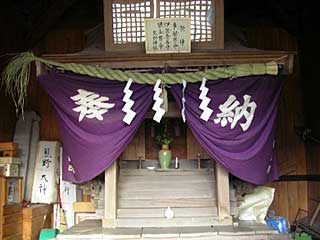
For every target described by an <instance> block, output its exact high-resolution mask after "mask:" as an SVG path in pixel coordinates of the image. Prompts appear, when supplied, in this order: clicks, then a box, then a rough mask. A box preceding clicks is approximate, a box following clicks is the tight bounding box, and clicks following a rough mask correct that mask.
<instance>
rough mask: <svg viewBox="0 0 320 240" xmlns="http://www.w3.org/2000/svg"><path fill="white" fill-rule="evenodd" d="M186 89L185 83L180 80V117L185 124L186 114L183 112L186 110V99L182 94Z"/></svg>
mask: <svg viewBox="0 0 320 240" xmlns="http://www.w3.org/2000/svg"><path fill="white" fill-rule="evenodd" d="M186 87H187V81H186V80H182V99H181V102H182V109H181V116H182V120H183V122H186V114H185V110H186V105H185V104H186V98H185V96H184V92H185V90H186Z"/></svg>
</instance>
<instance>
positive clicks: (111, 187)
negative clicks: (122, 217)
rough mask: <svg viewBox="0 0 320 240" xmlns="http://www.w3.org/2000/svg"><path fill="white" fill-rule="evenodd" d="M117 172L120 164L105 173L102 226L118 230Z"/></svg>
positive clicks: (115, 163) (114, 164)
mask: <svg viewBox="0 0 320 240" xmlns="http://www.w3.org/2000/svg"><path fill="white" fill-rule="evenodd" d="M117 170H118V163H117V161H114V163H113V164H112V165H111V166H110V167H109V168H108V169H107V170H106V171H105V208H104V219H103V223H102V226H103V227H104V228H116V219H117Z"/></svg>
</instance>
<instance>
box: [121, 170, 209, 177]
mask: <svg viewBox="0 0 320 240" xmlns="http://www.w3.org/2000/svg"><path fill="white" fill-rule="evenodd" d="M213 174H214V171H213V169H210V170H208V169H178V170H176V169H169V170H163V171H162V170H161V169H158V170H148V169H125V170H121V171H120V175H121V176H171V175H179V176H186V175H213Z"/></svg>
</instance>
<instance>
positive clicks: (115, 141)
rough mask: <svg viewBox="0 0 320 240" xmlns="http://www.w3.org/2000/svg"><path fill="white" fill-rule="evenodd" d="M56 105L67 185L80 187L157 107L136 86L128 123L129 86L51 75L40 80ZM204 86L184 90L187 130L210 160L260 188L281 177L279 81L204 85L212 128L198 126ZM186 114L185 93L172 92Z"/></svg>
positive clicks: (145, 88)
mask: <svg viewBox="0 0 320 240" xmlns="http://www.w3.org/2000/svg"><path fill="white" fill-rule="evenodd" d="M38 80H39V81H40V83H41V85H42V86H43V87H44V88H45V90H46V91H47V92H48V94H49V95H50V97H51V100H52V102H53V106H54V109H55V111H56V114H57V119H58V123H59V127H60V132H61V137H62V141H63V147H64V151H63V178H64V180H67V181H71V182H75V183H81V182H85V181H88V180H90V179H92V178H94V177H95V176H97V175H99V174H100V173H102V172H103V171H104V170H105V169H107V168H108V167H109V166H110V165H111V164H112V162H113V161H114V160H116V159H117V158H118V157H119V155H120V154H121V152H122V151H123V150H124V149H125V148H126V146H127V145H128V143H129V142H130V141H131V139H132V138H133V136H134V134H135V133H136V131H137V129H138V127H139V126H140V124H141V123H142V121H143V119H144V116H145V114H146V112H147V111H148V110H149V109H150V107H151V104H152V103H153V100H152V97H153V86H150V85H139V84H132V85H131V87H130V89H131V90H133V94H132V96H131V97H130V98H131V99H132V100H134V101H135V103H134V105H133V107H132V109H133V110H134V111H135V112H136V116H135V118H134V119H133V121H132V122H131V124H130V125H127V124H126V123H124V122H123V118H124V116H125V113H124V112H123V111H122V108H123V106H124V102H123V100H122V99H123V97H124V93H123V90H124V87H125V84H126V83H122V82H118V81H112V80H101V79H97V78H91V77H87V76H78V75H73V74H72V75H71V74H63V73H57V72H51V73H49V74H47V75H43V76H40V77H39V78H38ZM200 85H201V83H196V84H187V87H186V89H185V92H184V96H185V99H186V104H185V115H186V120H187V124H188V125H189V127H190V128H191V130H192V132H193V134H194V135H195V137H196V138H197V139H198V141H199V142H200V144H201V145H202V146H203V148H204V149H205V150H206V151H207V152H208V153H209V155H210V156H211V157H212V158H213V159H215V160H216V161H218V162H219V163H220V164H222V165H223V166H224V167H225V168H226V169H227V170H228V171H229V172H230V173H232V174H233V175H235V176H237V177H239V178H241V179H243V180H246V181H249V182H252V183H255V184H263V183H266V182H269V181H272V180H274V179H276V178H277V177H278V171H277V160H276V156H275V151H274V125H275V120H276V114H277V101H278V97H279V94H280V90H281V85H282V81H281V80H280V79H279V78H277V77H273V76H254V77H243V78H237V79H224V80H216V81H207V82H206V85H205V86H206V87H207V88H208V89H207V90H208V93H207V94H206V95H207V97H209V98H210V99H211V101H210V103H209V105H208V107H210V108H211V109H212V110H213V112H212V114H211V116H210V118H209V120H208V121H204V120H202V119H201V118H200V116H201V113H202V110H201V109H199V106H200V103H201V101H200V100H199V96H200V93H201V92H203V91H200V90H199V88H200ZM170 89H171V91H172V93H173V95H174V97H175V99H176V101H177V102H178V104H179V105H180V107H181V99H182V85H173V86H171V88H170Z"/></svg>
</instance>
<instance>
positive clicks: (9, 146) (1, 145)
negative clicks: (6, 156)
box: [0, 142, 17, 151]
mask: <svg viewBox="0 0 320 240" xmlns="http://www.w3.org/2000/svg"><path fill="white" fill-rule="evenodd" d="M16 148H17V144H16V143H14V142H0V151H13V150H15V149H16Z"/></svg>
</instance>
